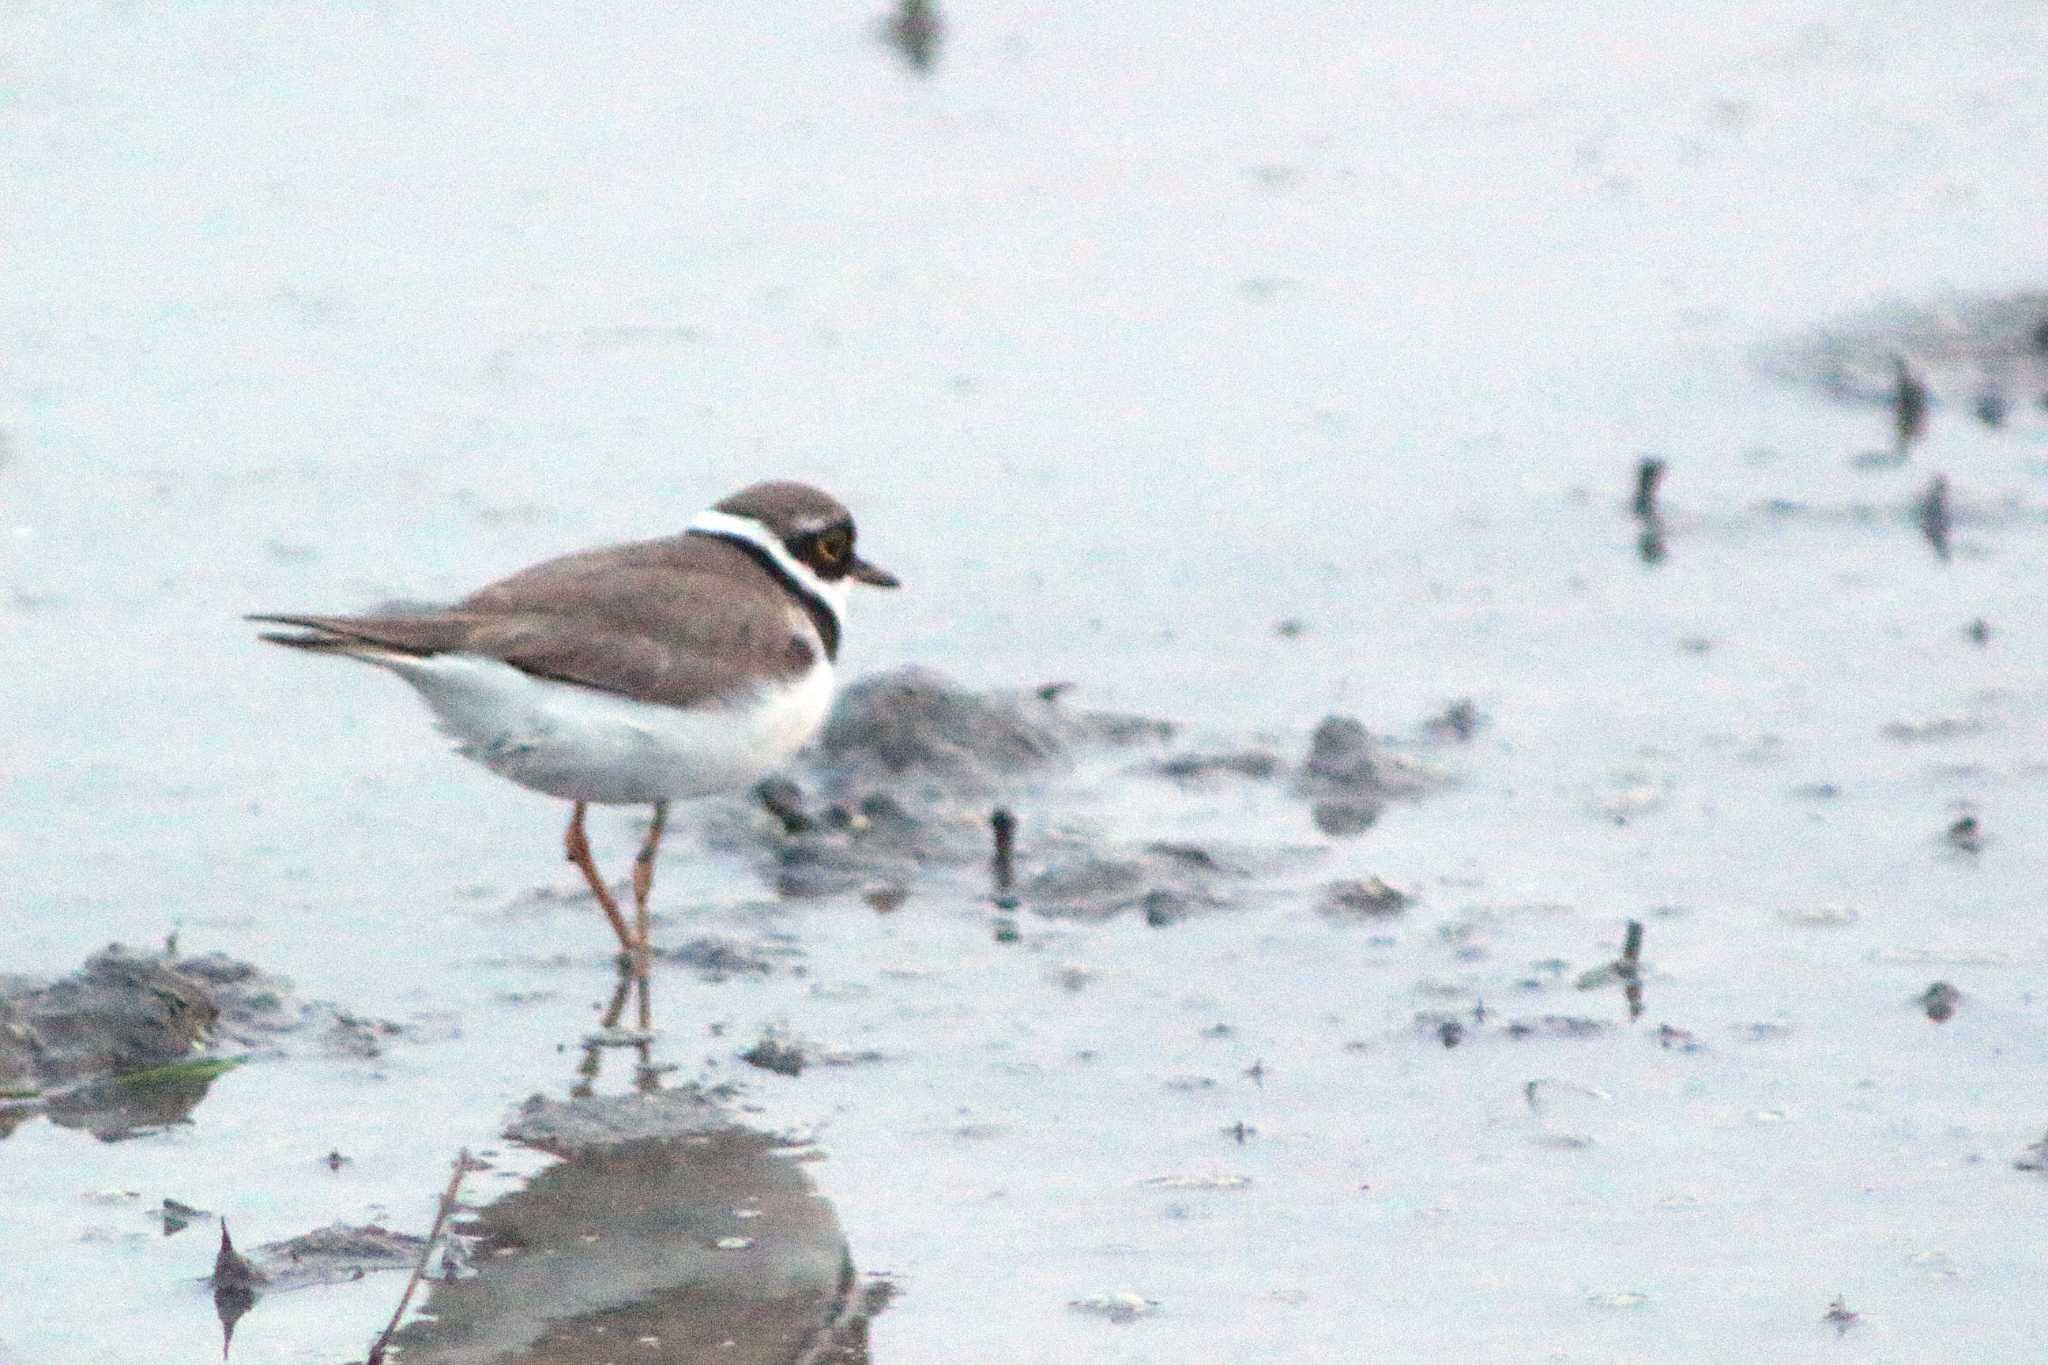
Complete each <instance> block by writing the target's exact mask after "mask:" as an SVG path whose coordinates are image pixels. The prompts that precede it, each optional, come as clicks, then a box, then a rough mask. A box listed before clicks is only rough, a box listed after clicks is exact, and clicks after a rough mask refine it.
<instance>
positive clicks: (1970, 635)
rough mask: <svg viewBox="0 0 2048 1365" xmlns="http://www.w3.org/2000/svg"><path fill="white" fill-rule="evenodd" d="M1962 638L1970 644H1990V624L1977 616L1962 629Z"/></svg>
mask: <svg viewBox="0 0 2048 1365" xmlns="http://www.w3.org/2000/svg"><path fill="white" fill-rule="evenodd" d="M1963 637H1964V638H1965V639H1967V640H1968V641H1969V642H1970V643H1971V644H1973V645H1978V646H1980V647H1981V646H1983V645H1987V644H1990V643H1991V623H1990V622H1989V621H1987V620H1985V619H1984V618H1983V617H1981V616H1979V617H1977V618H1976V619H1975V620H1973V621H1971V622H1970V624H1969V625H1967V626H1964V627H1963Z"/></svg>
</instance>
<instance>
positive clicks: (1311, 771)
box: [1302, 716, 1379, 792]
mask: <svg viewBox="0 0 2048 1365" xmlns="http://www.w3.org/2000/svg"><path fill="white" fill-rule="evenodd" d="M1378 781H1379V764H1378V761H1377V759H1376V757H1375V755H1374V752H1373V744H1372V736H1371V735H1370V734H1368V733H1367V732H1366V728H1365V726H1364V725H1363V724H1362V723H1361V722H1359V721H1357V720H1354V719H1353V718H1352V717H1350V716H1325V717H1324V718H1323V720H1322V723H1321V724H1319V725H1317V726H1316V731H1315V734H1314V735H1313V736H1312V737H1311V738H1310V740H1309V752H1308V761H1307V763H1306V764H1304V765H1303V768H1302V785H1303V786H1304V788H1312V789H1314V790H1316V791H1329V792H1335V791H1345V792H1355V791H1361V790H1372V789H1374V788H1376V787H1377V786H1378Z"/></svg>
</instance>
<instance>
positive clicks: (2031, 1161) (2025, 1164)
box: [2012, 1137, 2048, 1174]
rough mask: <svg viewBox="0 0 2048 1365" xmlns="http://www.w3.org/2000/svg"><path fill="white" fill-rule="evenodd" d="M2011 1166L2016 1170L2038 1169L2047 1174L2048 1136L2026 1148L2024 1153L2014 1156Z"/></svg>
mask: <svg viewBox="0 0 2048 1365" xmlns="http://www.w3.org/2000/svg"><path fill="white" fill-rule="evenodd" d="M2012 1166H2013V1169H2014V1170H2016V1171H2039V1172H2041V1173H2043V1174H2048V1137H2044V1138H2042V1139H2041V1140H2040V1141H2039V1142H2037V1143H2035V1144H2033V1145H2032V1146H2031V1147H2029V1148H2027V1151H2026V1155H2024V1156H2021V1157H2018V1158H2015V1159H2014V1161H2013V1163H2012Z"/></svg>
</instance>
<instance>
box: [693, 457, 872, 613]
mask: <svg viewBox="0 0 2048 1365" xmlns="http://www.w3.org/2000/svg"><path fill="white" fill-rule="evenodd" d="M735 522H737V523H741V525H739V526H734V525H733V523H735ZM754 527H758V528H759V529H760V532H762V533H763V534H764V535H765V538H766V539H767V540H768V541H771V542H773V543H774V544H775V545H777V546H779V547H781V549H782V550H783V551H785V552H786V553H787V554H788V555H789V557H790V558H791V559H793V560H795V561H796V562H797V563H798V564H801V565H802V566H803V567H804V568H806V569H808V570H810V572H811V573H813V574H815V575H817V577H818V579H819V580H820V581H822V582H824V583H827V584H831V585H833V586H834V587H837V588H839V589H840V590H842V591H843V590H844V588H845V581H846V580H847V579H852V580H853V581H854V582H857V583H870V584H873V585H874V586H875V587H878V588H893V587H895V586H896V575H894V574H892V573H890V572H889V571H888V570H887V569H884V568H881V567H879V566H878V565H874V564H870V563H869V562H868V561H867V560H865V559H862V558H861V557H860V556H859V555H858V554H856V553H855V552H854V547H853V546H854V526H853V514H852V513H851V512H849V511H847V510H846V508H845V507H844V506H843V505H842V504H841V503H840V501H839V499H837V498H835V497H833V496H832V495H831V494H829V493H826V492H823V491H821V490H819V489H816V488H813V487H811V486H810V485H809V484H804V483H780V482H775V483H757V484H755V485H753V486H752V487H750V488H742V489H741V490H740V491H739V492H737V493H735V494H733V495H732V496H731V497H729V498H727V499H725V500H724V501H723V502H721V503H718V504H717V505H716V506H714V507H713V508H712V509H711V510H710V511H709V512H707V513H705V514H704V515H703V516H701V517H699V518H698V519H697V520H696V522H695V523H693V524H692V526H691V529H692V530H704V531H714V532H715V531H717V530H726V531H728V532H729V531H733V530H742V531H750V530H752V529H753V528H754ZM746 539H749V540H754V539H755V537H754V536H752V535H748V536H746ZM756 543H758V541H757V542H756ZM764 548H765V547H764Z"/></svg>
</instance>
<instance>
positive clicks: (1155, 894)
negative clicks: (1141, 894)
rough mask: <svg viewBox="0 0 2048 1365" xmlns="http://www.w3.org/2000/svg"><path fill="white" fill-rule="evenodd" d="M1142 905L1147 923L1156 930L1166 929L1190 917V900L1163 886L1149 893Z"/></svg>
mask: <svg viewBox="0 0 2048 1365" xmlns="http://www.w3.org/2000/svg"><path fill="white" fill-rule="evenodd" d="M1140 904H1141V905H1142V906H1143V907H1144V910H1145V923H1147V924H1149V925H1151V926H1152V927H1153V928H1154V929H1164V928H1165V927H1166V926H1167V925H1169V924H1178V923H1180V921H1182V920H1184V919H1186V918H1187V917H1188V898H1187V897H1186V896H1183V895H1182V894H1181V893H1180V892H1178V891H1169V890H1167V889H1166V888H1165V887H1163V886H1162V887H1155V888H1154V889H1153V890H1150V891H1147V892H1146V893H1145V899H1144V900H1143V901H1141V902H1140Z"/></svg>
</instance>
